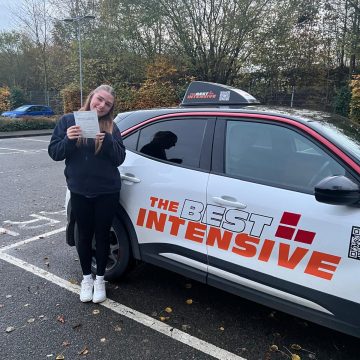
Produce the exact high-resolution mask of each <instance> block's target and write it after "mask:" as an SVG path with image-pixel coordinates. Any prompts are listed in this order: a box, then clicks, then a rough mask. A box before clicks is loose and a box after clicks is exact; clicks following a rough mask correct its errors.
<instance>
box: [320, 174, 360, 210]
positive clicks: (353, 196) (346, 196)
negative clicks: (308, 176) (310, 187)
mask: <svg viewBox="0 0 360 360" xmlns="http://www.w3.org/2000/svg"><path fill="white" fill-rule="evenodd" d="M315 198H316V200H317V201H319V202H322V203H326V204H331V205H355V204H356V203H358V202H359V201H360V188H359V185H358V184H355V183H354V182H353V181H352V180H350V179H349V178H347V177H346V176H343V175H336V176H328V177H326V178H325V179H323V180H321V181H320V182H319V183H318V184H317V185H316V186H315Z"/></svg>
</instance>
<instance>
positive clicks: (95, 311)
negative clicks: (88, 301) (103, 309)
mask: <svg viewBox="0 0 360 360" xmlns="http://www.w3.org/2000/svg"><path fill="white" fill-rule="evenodd" d="M92 313H93V314H94V315H97V314H100V310H98V309H95V310H93V312H92Z"/></svg>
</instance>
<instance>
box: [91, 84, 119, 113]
mask: <svg viewBox="0 0 360 360" xmlns="http://www.w3.org/2000/svg"><path fill="white" fill-rule="evenodd" d="M113 104H114V97H113V96H112V95H111V94H110V93H108V92H107V91H106V90H99V91H97V92H96V93H95V94H94V95H93V97H92V99H91V101H90V110H93V111H96V112H97V115H98V117H102V116H104V115H106V114H108V113H109V111H110V110H111V108H112V107H113Z"/></svg>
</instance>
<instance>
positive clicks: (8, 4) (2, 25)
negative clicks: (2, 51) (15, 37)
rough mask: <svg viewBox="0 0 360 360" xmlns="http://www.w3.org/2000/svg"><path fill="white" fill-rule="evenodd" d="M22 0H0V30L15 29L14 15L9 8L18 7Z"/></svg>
mask: <svg viewBox="0 0 360 360" xmlns="http://www.w3.org/2000/svg"><path fill="white" fill-rule="evenodd" d="M21 2H22V0H0V31H10V30H16V23H15V20H14V15H13V14H12V13H11V10H10V9H14V8H18V7H19V6H20V4H21Z"/></svg>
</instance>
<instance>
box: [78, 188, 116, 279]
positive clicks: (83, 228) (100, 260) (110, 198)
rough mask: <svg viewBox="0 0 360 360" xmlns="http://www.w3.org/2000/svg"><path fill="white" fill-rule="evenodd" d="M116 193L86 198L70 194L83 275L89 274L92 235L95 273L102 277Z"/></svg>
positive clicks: (108, 245)
mask: <svg viewBox="0 0 360 360" xmlns="http://www.w3.org/2000/svg"><path fill="white" fill-rule="evenodd" d="M119 195H120V194H119V192H117V193H112V194H104V195H98V196H96V197H92V198H87V197H85V196H82V195H79V194H74V193H71V208H72V211H73V214H74V217H75V221H76V223H77V226H78V229H79V243H78V253H79V258H80V265H81V269H82V272H83V274H84V275H89V274H91V258H92V239H93V236H94V235H95V244H96V253H95V257H96V269H97V271H96V274H97V275H99V276H103V275H104V274H105V268H106V263H107V258H108V254H109V250H110V236H109V235H110V228H111V224H112V221H113V218H114V216H115V211H116V207H117V204H118V203H119Z"/></svg>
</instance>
